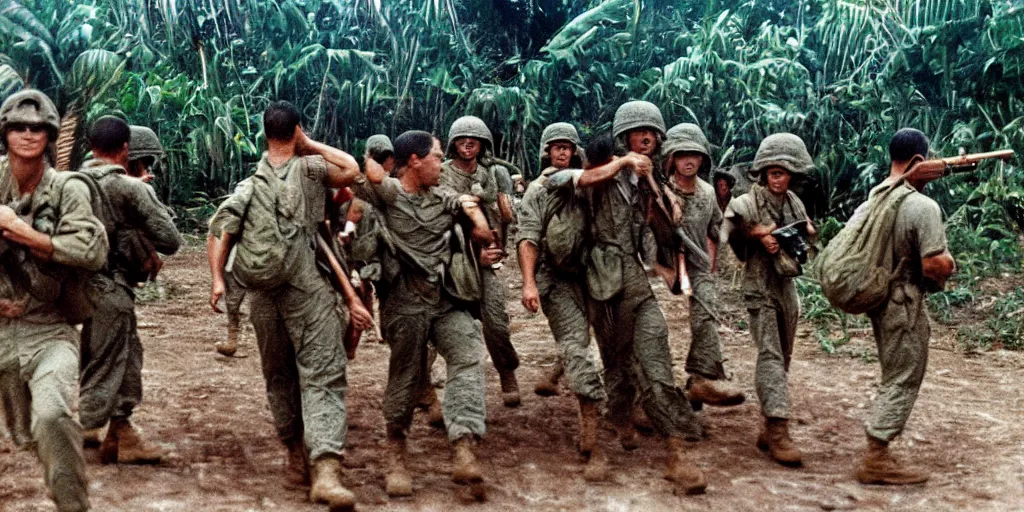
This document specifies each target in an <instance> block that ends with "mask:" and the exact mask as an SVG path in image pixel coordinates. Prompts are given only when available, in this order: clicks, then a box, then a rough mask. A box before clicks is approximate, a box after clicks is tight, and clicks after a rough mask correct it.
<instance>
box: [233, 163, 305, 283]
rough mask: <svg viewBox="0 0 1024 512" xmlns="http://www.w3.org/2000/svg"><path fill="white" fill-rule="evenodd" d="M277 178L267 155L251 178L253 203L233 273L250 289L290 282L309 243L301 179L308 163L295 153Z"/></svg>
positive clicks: (247, 210) (237, 246)
mask: <svg viewBox="0 0 1024 512" xmlns="http://www.w3.org/2000/svg"><path fill="white" fill-rule="evenodd" d="M283 167H284V168H283V174H284V178H280V177H278V175H277V173H276V172H275V170H274V168H273V167H271V165H270V162H269V160H268V158H267V157H266V156H264V157H263V159H262V160H260V163H259V166H258V167H257V168H256V172H255V173H254V174H253V175H252V176H251V177H250V178H248V180H249V188H250V195H249V202H248V204H247V205H246V208H245V213H244V214H243V216H242V230H241V235H240V237H239V240H238V242H237V243H236V244H235V247H234V256H233V258H232V263H231V265H232V266H231V272H232V275H233V276H234V277H235V279H237V280H238V282H239V283H240V284H241V285H242V286H243V287H245V288H251V289H255V290H267V289H271V288H276V287H278V286H282V285H284V284H286V283H288V282H290V281H291V279H292V278H293V277H294V275H295V273H296V270H297V269H298V265H299V263H300V261H301V258H300V254H299V251H300V250H301V248H302V246H303V244H308V240H307V236H306V229H305V227H304V226H303V223H304V222H305V220H306V214H305V209H304V202H303V201H304V199H303V197H302V183H301V179H302V177H303V176H305V172H306V162H305V159H303V158H301V157H292V159H290V160H288V161H287V162H286V163H285V164H284V166H283Z"/></svg>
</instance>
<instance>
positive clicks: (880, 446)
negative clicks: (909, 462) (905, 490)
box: [857, 435, 929, 485]
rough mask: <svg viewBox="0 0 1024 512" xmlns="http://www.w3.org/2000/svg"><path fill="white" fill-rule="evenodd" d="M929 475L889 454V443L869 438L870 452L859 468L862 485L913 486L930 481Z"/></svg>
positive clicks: (858, 479) (858, 474) (868, 451)
mask: <svg viewBox="0 0 1024 512" xmlns="http://www.w3.org/2000/svg"><path fill="white" fill-rule="evenodd" d="M928 476H929V475H928V473H926V472H924V471H921V470H918V469H914V468H912V467H908V466H904V465H903V464H901V463H900V462H899V461H898V460H896V458H895V457H893V456H892V454H891V453H889V443H888V442H886V441H882V440H881V439H876V438H874V437H871V436H870V435H869V436H868V450H867V452H866V453H865V454H864V460H863V461H861V463H860V466H859V467H858V468H857V481H858V482H860V483H862V484H878V485H911V484H920V483H924V482H927V481H928Z"/></svg>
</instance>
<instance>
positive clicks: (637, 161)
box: [626, 151, 654, 178]
mask: <svg viewBox="0 0 1024 512" xmlns="http://www.w3.org/2000/svg"><path fill="white" fill-rule="evenodd" d="M626 158H627V159H629V161H630V165H631V166H632V167H633V172H634V173H636V175H637V176H640V177H641V178H646V177H647V176H648V175H650V174H651V171H652V170H653V169H654V164H652V163H651V159H650V158H647V157H646V156H644V155H641V154H640V153H634V152H632V151H631V152H630V153H629V154H628V155H626Z"/></svg>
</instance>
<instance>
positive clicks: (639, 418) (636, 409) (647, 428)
mask: <svg viewBox="0 0 1024 512" xmlns="http://www.w3.org/2000/svg"><path fill="white" fill-rule="evenodd" d="M633 426H634V427H636V429H637V430H639V431H641V432H648V433H650V432H654V423H651V418H649V417H648V416H647V411H645V410H644V407H643V406H642V405H640V403H639V402H637V403H635V404H633Z"/></svg>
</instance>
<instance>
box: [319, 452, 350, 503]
mask: <svg viewBox="0 0 1024 512" xmlns="http://www.w3.org/2000/svg"><path fill="white" fill-rule="evenodd" d="M312 473H313V485H312V486H310V488H309V501H312V502H313V503H326V504H327V509H328V510H330V512H348V511H351V510H355V508H356V495H355V494H352V491H350V490H348V489H346V488H345V486H343V485H341V460H340V459H339V458H338V457H337V456H335V455H324V456H322V457H320V458H319V459H317V460H315V461H313V471H312Z"/></svg>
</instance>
